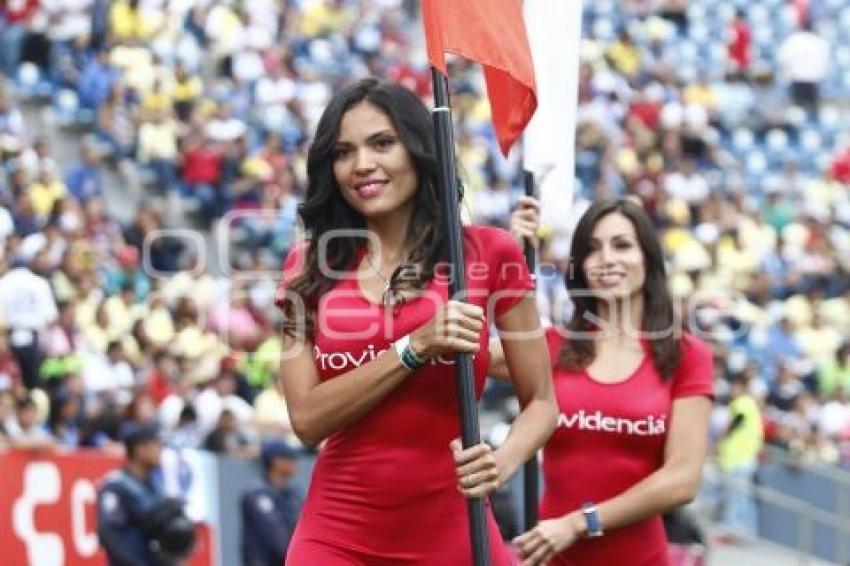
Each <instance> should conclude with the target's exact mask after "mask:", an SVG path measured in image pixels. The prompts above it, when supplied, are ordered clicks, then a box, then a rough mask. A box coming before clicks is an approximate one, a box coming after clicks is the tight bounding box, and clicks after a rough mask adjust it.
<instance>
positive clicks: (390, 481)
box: [277, 79, 555, 566]
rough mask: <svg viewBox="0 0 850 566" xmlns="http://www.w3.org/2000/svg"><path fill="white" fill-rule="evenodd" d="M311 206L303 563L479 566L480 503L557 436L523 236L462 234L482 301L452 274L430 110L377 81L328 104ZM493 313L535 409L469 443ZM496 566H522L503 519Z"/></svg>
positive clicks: (297, 274) (304, 346)
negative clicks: (311, 453)
mask: <svg viewBox="0 0 850 566" xmlns="http://www.w3.org/2000/svg"><path fill="white" fill-rule="evenodd" d="M307 169H308V189H307V195H306V199H305V201H304V203H303V204H302V205H301V207H300V209H299V213H300V215H301V218H302V220H303V221H304V226H305V228H306V231H307V232H308V234H309V240H308V242H307V243H306V244H305V245H301V246H299V247H296V248H295V249H294V250H293V251H292V252H291V253H290V255H289V256H288V258H287V260H286V262H285V266H284V274H283V282H282V284H281V287H280V289H279V294H278V298H277V304H278V305H279V306H280V307H281V308H282V309H283V311H284V316H285V329H284V330H285V334H286V337H285V340H284V360H283V361H282V363H281V373H282V375H283V384H284V393H285V396H286V400H287V405H288V407H289V410H290V417H291V420H292V424H293V428H294V429H295V432H296V434H297V435H298V436H299V437H300V438H301V439H302V440H303V441H304V442H305V443H307V444H310V445H317V444H320V443H323V442H324V444H323V447H322V449H321V450H320V452H319V456H318V459H317V462H316V467H315V469H314V472H313V477H312V480H311V485H310V490H309V492H308V494H307V498H306V502H305V506H304V509H303V512H302V516H301V519H300V520H299V523H298V527H297V528H296V531H295V533H294V535H293V539H292V543H291V545H290V549H289V554H288V556H287V563H288V564H296V565H313V564H320V565H322V566H326V565H327V566H335V565H350V564H358V565H364V566H365V565H369V566H372V565H381V564H387V565H389V564H411V565H413V564H417V565H422V566H425V565H429V564H458V565H466V564H471V563H472V562H473V553H472V546H473V545H472V544H471V543H470V535H469V533H470V528H469V523H468V521H467V515H466V513H465V502H466V501H467V500H482V501H483V500H485V499H486V497H487V496H488V495H489V494H490V493H492V492H493V491H494V490H495V489H497V488H498V487H499V486H500V485H502V483H503V482H505V481H506V480H507V478H508V477H510V475H512V474H513V472H514V471H515V470H516V469H517V468H518V467H519V466H520V465H521V464H522V462H523V461H525V460H526V459H527V458H528V457H529V456H530V455H531V454H532V453H533V452H534V451H535V450H536V449H537V448H538V447H539V446H541V445H542V443H543V442H544V441H545V440H546V438H547V437H548V435H549V434H550V433H551V430H552V429H553V427H554V424H555V423H554V421H555V406H554V398H553V396H552V390H551V379H550V373H549V366H548V364H547V363H546V345H545V342H544V340H543V335H542V332H541V331H540V328H539V319H538V314H537V310H536V307H535V303H534V299H533V296H532V295H531V294H530V288H531V279H530V276H529V274H528V270H527V268H526V267H525V262H524V259H523V256H522V252H521V250H520V249H519V246H518V245H517V244H516V242H515V241H514V240H513V239H512V237H511V236H510V234H509V233H507V232H506V231H503V230H499V229H495V228H485V227H466V228H463V229H462V232H461V242H460V243H461V244H462V246H463V252H464V261H465V265H464V267H465V272H466V273H467V277H466V279H467V281H466V295H465V297H463V298H464V299H465V300H458V299H460V297H455V296H452V294H451V292H450V285H449V283H450V281H451V279H452V277H454V276H455V275H454V274H456V272H455V271H453V270H452V269H450V268H449V266H447V265H446V264H445V263H444V259H445V257H444V249H445V240H444V239H445V232H446V227H445V219H444V216H443V215H442V214H441V210H440V206H439V203H438V192H437V187H436V178H437V175H436V173H437V163H436V158H435V144H434V129H433V123H432V120H431V116H430V114H429V112H428V109H427V108H426V107H425V106H424V104H422V102H421V101H420V100H419V99H418V98H417V97H416V95H415V94H413V93H412V92H410V91H408V90H407V89H405V88H404V87H401V86H399V85H394V84H390V83H385V82H381V81H378V80H375V79H364V80H361V81H359V82H357V83H354V84H352V85H350V86H348V87H346V88H344V89H342V90H341V91H339V92H338V93H337V94H336V95H335V96H334V97H333V98H332V100H331V102H330V103H329V104H328V106H327V108H326V109H325V112H324V114H323V115H322V118H321V119H320V121H319V125H318V128H317V131H316V136H315V139H314V141H313V143H312V145H311V147H310V150H309V154H308V165H307ZM488 319H489V320H492V321H493V322H494V323H495V325H496V327H497V328H498V329H499V330H500V331H506V332H510V333H512V334H513V335H514V337H513V338H512V339H510V340H505V343H504V347H503V348H504V352H505V359H506V362H507V364H508V365H509V366H510V367H511V368H512V370H513V371H512V378H513V379H512V380H513V383H514V387H515V390H516V392H517V396H518V398H519V401H520V404H521V406H522V407H523V409H522V411H521V413H520V415H519V417H518V418H517V419H516V421H515V422H514V424H513V426H512V428H511V433H510V434H509V436H508V439H507V441H506V442H505V443H504V444H503V445H502V446H500V447H499V448H498V449H497V450H493V449H491V448H490V447H489V446H487V445H486V444H480V443H478V444H475V445H472V446H468V447H466V448H463V447H462V446H461V443H460V442H459V440H458V436H459V434H460V431H461V426H460V419H459V403H458V399H457V398H456V397H455V395H454V391H455V367H456V363H457V357H456V356H457V354H474V358H472V359H471V360H470V361H471V365H472V370H473V375H472V378H473V382H472V384H471V385H472V393H473V394H474V395H476V396H480V395H481V393H482V391H483V385H484V379H485V375H486V369H487V366H488V355H487V343H488ZM482 518H483V519H484V520H485V529H486V530H485V537H486V540H485V544H484V545H483V546H484V548H486V547H487V546H488V545H489V552H487V553H486V554H485V556H484V557H483V562H481V563H482V564H493V565H494V566H495V565H499V566H501V565H507V564H508V563H509V558H508V554H507V550H506V549H505V547H504V545H503V544H502V543H501V539H500V537H499V533H498V528H497V527H496V524H495V521H494V520H493V517H492V513H490V512H489V511H488V512H486V513H484V515H483V517H482Z"/></svg>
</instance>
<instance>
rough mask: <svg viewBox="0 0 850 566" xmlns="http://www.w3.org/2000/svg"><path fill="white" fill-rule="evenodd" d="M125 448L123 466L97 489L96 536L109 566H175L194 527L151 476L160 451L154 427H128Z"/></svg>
mask: <svg viewBox="0 0 850 566" xmlns="http://www.w3.org/2000/svg"><path fill="white" fill-rule="evenodd" d="M124 446H125V449H126V452H127V461H126V463H125V464H124V467H123V468H121V469H120V470H115V471H114V472H112V473H110V474H109V475H108V476H107V477H106V479H105V481H104V483H103V485H102V486H101V487H100V489H99V490H98V501H97V518H98V521H97V527H98V528H97V534H98V538H99V539H100V543H101V545H102V546H103V548H104V550H105V551H106V557H107V560H108V563H109V566H150V565H158V566H166V565H173V564H177V563H178V562H179V561H180V560H181V559H182V558H185V557H186V556H187V555H188V554H189V553H190V551H191V549H192V546H193V544H194V539H195V534H194V525H193V524H192V522H191V521H190V520H189V519H188V518H187V517H186V516H185V514H184V513H183V504H182V501H180V500H176V499H172V498H168V497H165V495H164V493H163V489H162V485H161V482H160V481H159V476H158V474H157V473H156V472H157V470H158V468H159V465H160V454H161V452H162V445H161V443H160V440H159V433H158V430H157V428H156V427H155V426H148V425H144V426H139V427H136V428H133V429H132V430H130V431H129V432H128V433H127V434H126V435H125V437H124Z"/></svg>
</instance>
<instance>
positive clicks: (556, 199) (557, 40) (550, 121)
mask: <svg viewBox="0 0 850 566" xmlns="http://www.w3.org/2000/svg"><path fill="white" fill-rule="evenodd" d="M582 3H583V0H525V2H523V10H524V15H525V26H526V30H527V32H528V41H529V44H530V46H531V55H532V60H533V62H534V75H535V80H536V82H537V112H535V114H534V116H533V117H532V119H531V121H530V122H529V124H528V126H527V127H526V129H525V134H524V137H523V165H524V167H525V169H526V170H527V171H531V172H532V173H534V181H535V184H536V185H537V187H538V189H539V191H538V194H539V196H540V200H541V206H542V209H541V223H542V224H543V225H544V226H549V227H551V228H553V229H557V228H559V227H565V226H567V225H568V222H567V218H568V216H569V210H570V208H571V206H570V205H571V204H572V202H573V193H574V184H575V173H574V171H575V129H576V113H577V108H578V66H579V47H580V42H581V19H582ZM556 231H557V230H556Z"/></svg>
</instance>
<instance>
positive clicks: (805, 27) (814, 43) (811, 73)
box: [777, 22, 830, 117]
mask: <svg viewBox="0 0 850 566" xmlns="http://www.w3.org/2000/svg"><path fill="white" fill-rule="evenodd" d="M777 58H778V61H779V65H780V67H781V69H782V71H783V72H784V73H785V75H786V76H787V77H788V80H790V81H791V90H790V96H791V101H792V102H793V103H794V104H796V105H798V106H800V107H802V108H804V109H805V110H806V111H807V112H809V114H810V115H812V116H815V117H817V116H818V111H819V108H820V83H821V82H822V81H823V80H824V79H825V78H826V76H827V73H828V72H829V64H830V54H829V44H828V43H827V42H826V40H825V39H823V38H822V37H821V36H819V35H818V34H817V33H816V32H814V31H813V28H812V25H811V23H810V22H805V23H804V24H802V25H801V26H800V29H799V30H798V31H796V32H794V33H793V34H791V35H790V36H789V37H788V38H787V39H786V40H785V41H783V42H782V44H781V45H780V46H779V53H778V54H777Z"/></svg>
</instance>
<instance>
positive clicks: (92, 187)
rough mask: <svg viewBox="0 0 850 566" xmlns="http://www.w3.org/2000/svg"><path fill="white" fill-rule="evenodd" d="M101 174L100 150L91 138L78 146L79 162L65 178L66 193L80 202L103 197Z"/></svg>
mask: <svg viewBox="0 0 850 566" xmlns="http://www.w3.org/2000/svg"><path fill="white" fill-rule="evenodd" d="M102 177H103V173H102V171H101V166H100V148H99V147H98V145H97V143H96V142H95V141H94V138H93V137H87V138H86V139H84V140H83V142H82V143H81V144H80V161H79V162H78V163H77V164H76V165H74V166H73V167H72V168H71V170H70V172H69V173H68V175H67V176H66V177H65V185H66V186H67V187H68V192H69V193H70V194H71V196H73V197H74V198H75V199H77V200H78V201H80V202H85V201H87V200H88V199H89V198H91V197H93V196H95V197H102V196H103V179H102Z"/></svg>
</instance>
